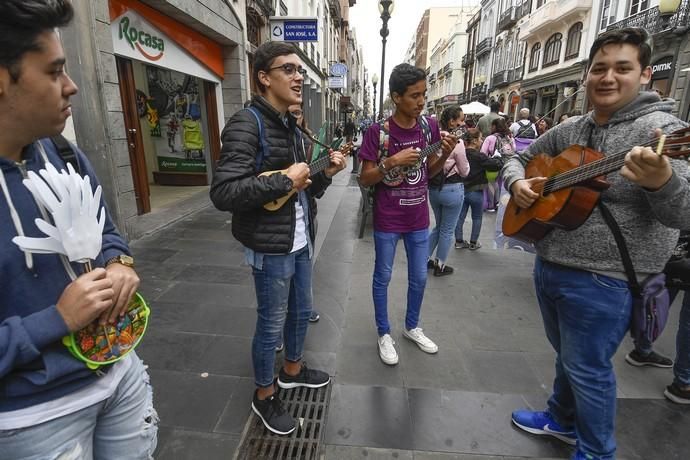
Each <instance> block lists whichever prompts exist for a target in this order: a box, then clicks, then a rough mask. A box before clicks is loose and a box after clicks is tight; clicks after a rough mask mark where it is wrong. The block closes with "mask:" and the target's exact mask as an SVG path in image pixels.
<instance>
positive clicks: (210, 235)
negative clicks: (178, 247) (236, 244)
mask: <svg viewBox="0 0 690 460" xmlns="http://www.w3.org/2000/svg"><path fill="white" fill-rule="evenodd" d="M199 220H200V221H202V220H203V217H200V218H199ZM164 236H165V237H167V238H182V239H192V240H193V239H199V240H207V241H228V240H232V239H233V237H232V234H231V233H230V230H218V229H205V228H185V227H178V226H173V227H172V228H170V229H166V230H165V233H164Z"/></svg>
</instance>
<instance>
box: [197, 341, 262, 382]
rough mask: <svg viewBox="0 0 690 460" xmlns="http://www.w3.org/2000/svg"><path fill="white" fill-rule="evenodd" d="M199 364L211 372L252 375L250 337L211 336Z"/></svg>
mask: <svg viewBox="0 0 690 460" xmlns="http://www.w3.org/2000/svg"><path fill="white" fill-rule="evenodd" d="M199 366H200V368H201V369H203V372H208V373H211V374H220V375H235V376H239V377H253V376H254V371H253V367H252V339H251V338H246V337H228V336H211V339H210V343H209V346H208V348H207V349H206V352H205V353H204V355H203V356H202V357H201V362H200V364H199Z"/></svg>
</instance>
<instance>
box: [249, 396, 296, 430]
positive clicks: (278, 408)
mask: <svg viewBox="0 0 690 460" xmlns="http://www.w3.org/2000/svg"><path fill="white" fill-rule="evenodd" d="M252 410H253V411H254V413H255V414H256V415H258V416H259V418H260V419H261V421H262V422H264V426H265V427H266V428H267V429H268V430H269V431H271V432H273V433H275V434H280V435H286V434H290V433H292V432H293V431H295V427H296V426H297V422H296V421H295V419H294V418H292V417H291V416H290V414H288V413H287V411H286V410H285V408H284V407H283V402H282V401H281V400H280V398H279V397H278V394H277V393H273V394H272V395H271V396H269V397H268V398H266V399H264V400H261V399H259V398H258V397H257V391H255V392H254V399H253V400H252Z"/></svg>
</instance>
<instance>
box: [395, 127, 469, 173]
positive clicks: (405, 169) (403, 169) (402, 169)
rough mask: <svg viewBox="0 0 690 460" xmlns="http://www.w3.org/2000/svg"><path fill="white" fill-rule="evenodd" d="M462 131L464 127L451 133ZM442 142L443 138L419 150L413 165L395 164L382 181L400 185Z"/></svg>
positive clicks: (436, 150)
mask: <svg viewBox="0 0 690 460" xmlns="http://www.w3.org/2000/svg"><path fill="white" fill-rule="evenodd" d="M461 131H462V128H458V129H456V130H455V131H451V132H450V133H449V134H450V135H455V134H456V133H459V132H461ZM442 143H443V139H441V140H439V141H436V142H434V143H433V144H429V145H427V146H426V147H424V148H423V149H421V150H419V159H418V160H417V162H416V163H415V164H414V165H412V166H395V167H393V168H391V170H390V171H388V172H386V175H385V176H383V180H382V182H383V183H384V184H386V185H387V186H389V187H396V186H398V185H400V184H401V183H402V181H403V180H404V179H405V176H407V175H408V174H409V173H411V172H413V171H416V170H418V169H419V168H420V167H421V166H422V164H423V163H424V161H425V160H426V158H427V157H428V156H429V155H431V154H432V153H436V152H438V150H439V149H440V148H441V144H442Z"/></svg>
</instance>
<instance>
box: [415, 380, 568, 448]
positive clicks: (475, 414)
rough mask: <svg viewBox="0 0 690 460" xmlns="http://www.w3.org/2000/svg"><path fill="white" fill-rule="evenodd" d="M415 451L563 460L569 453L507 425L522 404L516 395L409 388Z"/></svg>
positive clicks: (557, 444)
mask: <svg viewBox="0 0 690 460" xmlns="http://www.w3.org/2000/svg"><path fill="white" fill-rule="evenodd" d="M408 394H409V401H410V402H409V404H410V412H411V414H412V428H413V432H414V449H415V450H422V451H436V452H458V453H463V454H484V455H513V456H515V455H521V456H529V457H549V456H551V457H559V456H562V457H563V458H566V457H567V455H568V453H569V449H567V448H566V447H564V445H562V443H560V442H558V441H556V440H550V439H546V440H544V439H534V438H531V437H528V436H524V435H523V434H522V433H521V432H519V431H518V430H516V429H514V428H513V427H512V425H511V423H510V413H511V412H512V411H513V410H514V409H515V408H516V407H518V406H520V405H521V404H523V401H522V398H521V397H520V396H519V395H516V394H495V393H478V392H466V391H445V390H426V389H409V390H408Z"/></svg>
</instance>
